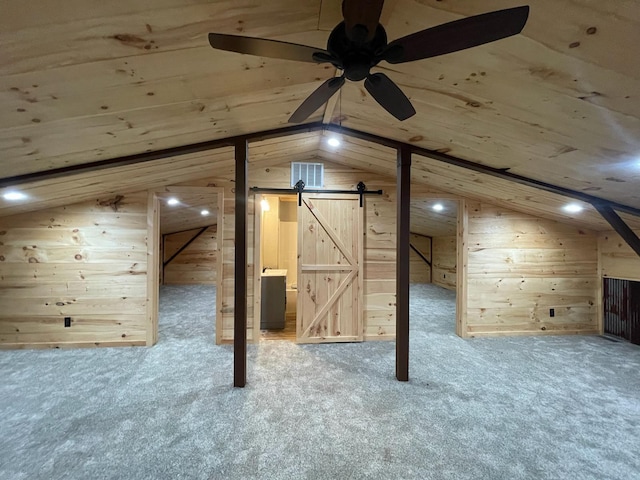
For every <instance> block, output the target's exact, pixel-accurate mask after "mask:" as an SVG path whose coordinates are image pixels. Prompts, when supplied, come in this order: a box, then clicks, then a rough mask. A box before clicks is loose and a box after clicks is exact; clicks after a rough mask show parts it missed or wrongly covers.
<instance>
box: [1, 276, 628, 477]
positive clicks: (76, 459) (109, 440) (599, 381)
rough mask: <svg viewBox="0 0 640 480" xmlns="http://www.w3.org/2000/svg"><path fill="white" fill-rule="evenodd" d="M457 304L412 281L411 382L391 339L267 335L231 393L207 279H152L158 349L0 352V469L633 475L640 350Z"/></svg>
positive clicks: (147, 473) (131, 473)
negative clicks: (492, 333) (481, 323)
mask: <svg viewBox="0 0 640 480" xmlns="http://www.w3.org/2000/svg"><path fill="white" fill-rule="evenodd" d="M454 304H455V302H454V294H453V293H451V292H449V291H447V290H443V289H441V288H438V287H435V286H433V285H414V286H412V289H411V362H410V377H411V380H410V381H409V382H408V383H401V382H398V381H396V380H395V378H394V371H395V344H394V343H393V342H365V343H360V344H331V345H296V344H295V343H291V342H286V341H269V342H266V341H265V342H262V343H260V344H257V345H249V347H248V376H247V378H248V384H247V387H246V388H243V389H234V388H232V386H231V384H232V364H233V350H232V347H231V346H216V345H214V323H215V313H214V310H215V289H214V288H212V287H181V286H172V287H163V288H162V291H161V318H160V340H159V342H158V344H157V345H156V346H154V347H153V348H145V347H135V348H96V349H79V350H41V351H38V350H32V351H2V352H0V376H1V378H2V382H1V384H0V478H2V479H4V480H14V479H29V480H32V479H129V478H131V479H287V480H292V479H369V478H370V479H456V480H460V479H491V480H494V479H509V480H514V479H536V480H540V479H575V480H580V479H597V480H605V479H619V480H631V479H640V348H638V347H637V346H634V345H631V344H628V343H625V342H617V343H616V342H612V341H609V340H607V339H605V338H602V337H597V336H586V337H582V336H558V337H551V336H545V337H511V338H508V337H507V338H491V339H473V340H463V339H461V338H459V337H456V336H455V334H454V318H455V314H454V312H455V305H454ZM185 305H187V310H186V311H185Z"/></svg>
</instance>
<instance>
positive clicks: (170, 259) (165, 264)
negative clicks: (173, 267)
mask: <svg viewBox="0 0 640 480" xmlns="http://www.w3.org/2000/svg"><path fill="white" fill-rule="evenodd" d="M208 228H209V227H202V228H201V229H200V231H199V232H197V233H196V234H195V235H194V236H193V237H191V239H190V240H189V241H188V242H187V243H185V244H184V245H183V246H181V247H180V249H179V250H178V251H177V252H176V253H174V254H173V255H171V258H169V260H167V261H166V262H163V263H162V268H164V267H166V266H167V265H169V264H170V263H171V262H172V261H173V260H174V259H175V258H176V257H177V256H178V255H180V254H181V253H182V252H184V251H185V250H186V249H187V248H188V247H189V245H191V244H192V243H193V242H195V241H196V240H197V239H198V237H199V236H200V235H202V234H203V233H204V232H205V231H206V230H207V229H208ZM167 235H173V234H172V233H168V234H166V235H163V236H162V239H163V241H164V237H166V236H167Z"/></svg>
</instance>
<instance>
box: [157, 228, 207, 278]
mask: <svg viewBox="0 0 640 480" xmlns="http://www.w3.org/2000/svg"><path fill="white" fill-rule="evenodd" d="M199 231H200V229H198V228H197V229H195V230H189V231H187V232H180V233H173V234H170V235H165V236H164V261H165V262H166V261H167V260H169V259H170V258H171V256H172V255H173V254H174V253H175V252H177V251H178V250H180V248H182V246H183V245H184V244H185V243H186V242H188V241H189V240H190V239H191V238H193V237H194V235H196V234H197V233H198V232H199ZM217 232H218V226H217V225H213V226H211V227H209V228H207V229H206V230H205V231H204V233H202V235H200V236H199V237H198V238H197V239H195V240H194V241H193V243H191V244H190V245H189V246H188V247H187V248H185V249H184V250H183V251H182V252H180V254H179V255H178V256H177V257H176V258H174V259H173V260H171V263H169V264H168V265H167V266H166V267H165V268H164V277H163V278H164V284H165V285H215V284H216V280H217V273H216V272H217V261H218V241H217V238H218V235H217Z"/></svg>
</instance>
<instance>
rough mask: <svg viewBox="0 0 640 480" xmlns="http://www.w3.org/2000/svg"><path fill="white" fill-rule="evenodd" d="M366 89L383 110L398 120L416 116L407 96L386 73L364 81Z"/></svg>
mask: <svg viewBox="0 0 640 480" xmlns="http://www.w3.org/2000/svg"><path fill="white" fill-rule="evenodd" d="M364 88H366V89H367V92H369V93H370V94H371V96H372V97H373V98H374V99H375V100H376V102H378V103H379V104H380V105H381V106H382V108H384V109H385V110H386V111H387V112H389V113H390V114H391V115H393V116H394V117H396V118H397V119H398V120H400V121H402V120H406V119H407V118H409V117H412V116H413V115H415V114H416V111H415V109H414V108H413V105H411V102H410V101H409V99H408V98H407V96H406V95H405V94H404V93H402V90H400V88H398V86H397V85H396V84H395V83H393V81H392V80H391V79H390V78H389V77H387V76H386V75H385V74H384V73H374V74H372V75H369V76H368V77H367V79H366V80H365V81H364Z"/></svg>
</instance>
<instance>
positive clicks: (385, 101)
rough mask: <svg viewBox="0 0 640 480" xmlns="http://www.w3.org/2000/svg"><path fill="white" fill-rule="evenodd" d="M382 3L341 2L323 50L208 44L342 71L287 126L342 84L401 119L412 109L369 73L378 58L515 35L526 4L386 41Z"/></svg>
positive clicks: (398, 59) (217, 36) (268, 43)
mask: <svg viewBox="0 0 640 480" xmlns="http://www.w3.org/2000/svg"><path fill="white" fill-rule="evenodd" d="M383 4H384V0H344V1H343V2H342V15H343V17H344V21H342V22H340V23H339V24H338V25H337V26H336V27H335V28H334V29H333V31H332V32H331V34H330V35H329V40H328V41H327V49H326V50H322V49H320V48H315V47H310V46H307V45H299V44H296V43H289V42H281V41H278V40H268V39H264V38H253V37H245V36H241V35H227V34H222V33H210V34H209V43H210V44H211V46H212V47H213V48H215V49H218V50H226V51H230V52H238V53H245V54H249V55H256V56H261V57H273V58H282V59H287V60H296V61H300V62H311V63H331V64H332V65H333V66H335V67H336V68H338V69H340V70H342V72H343V74H342V75H341V76H340V77H333V78H330V79H329V80H327V81H325V82H324V83H323V84H322V85H320V86H319V87H318V88H317V89H316V90H315V91H314V92H313V93H312V94H311V95H310V96H309V97H307V99H306V100H305V101H304V102H302V104H301V105H300V106H299V107H298V109H297V110H296V111H295V112H293V115H291V118H289V122H290V123H300V122H303V121H304V120H305V119H306V118H307V117H309V116H310V115H311V114H312V113H313V112H315V111H316V110H317V109H318V108H320V106H322V105H323V104H324V103H325V102H327V101H328V100H329V99H330V98H331V97H332V96H333V95H334V94H335V93H336V92H337V91H338V90H340V88H341V87H342V86H343V85H344V83H345V81H346V80H351V81H354V82H358V81H360V80H364V88H366V90H367V91H368V92H369V94H370V95H371V96H372V97H373V98H374V99H375V100H376V101H377V102H378V103H379V104H380V105H381V106H382V107H383V108H384V109H385V110H386V111H387V112H389V113H390V114H391V115H393V116H394V117H396V118H397V119H398V120H401V121H402V120H406V119H407V118H409V117H411V116H413V115H415V113H416V111H415V109H414V108H413V105H411V102H410V101H409V99H408V98H407V96H406V95H405V94H404V93H403V92H402V90H400V88H398V86H397V85H396V84H395V83H394V82H393V81H392V80H391V79H390V78H389V77H388V76H386V75H385V74H384V73H380V72H379V73H371V72H370V70H371V68H372V67H374V66H376V65H377V64H378V63H379V62H381V61H382V60H384V61H386V62H388V63H405V62H413V61H415V60H421V59H423V58H430V57H436V56H438V55H444V54H446V53H452V52H457V51H458V50H464V49H467V48H471V47H475V46H478V45H483V44H485V43H489V42H493V41H495V40H500V39H501V38H506V37H510V36H512V35H516V34H518V33H520V32H521V31H522V29H523V28H524V25H525V23H526V22H527V17H528V16H529V7H528V6H527V5H525V6H521V7H515V8H508V9H505V10H497V11H495V12H489V13H483V14H481V15H475V16H473V17H468V18H463V19H460V20H456V21H453V22H449V23H445V24H442V25H438V26H436V27H432V28H427V29H425V30H422V31H419V32H416V33H412V34H411V35H407V36H405V37H402V38H399V39H397V40H394V41H392V42H391V43H387V33H386V32H385V30H384V27H383V26H382V25H380V15H381V13H382V6H383Z"/></svg>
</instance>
